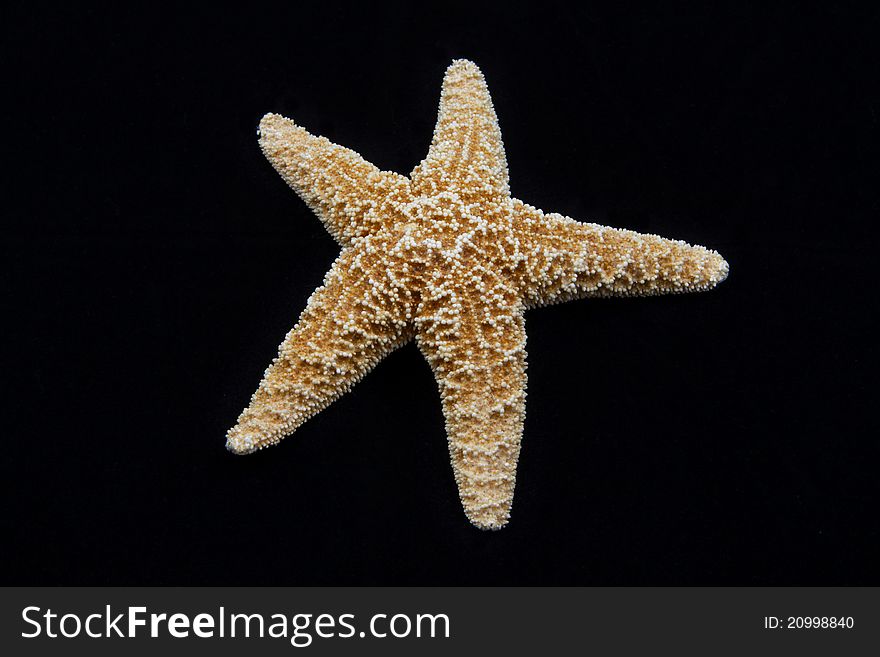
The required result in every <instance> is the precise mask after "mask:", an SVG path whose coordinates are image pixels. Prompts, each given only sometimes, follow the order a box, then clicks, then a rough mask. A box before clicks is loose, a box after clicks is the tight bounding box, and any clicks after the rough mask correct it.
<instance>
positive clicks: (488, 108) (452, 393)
mask: <svg viewBox="0 0 880 657" xmlns="http://www.w3.org/2000/svg"><path fill="white" fill-rule="evenodd" d="M258 134H259V143H260V148H261V149H262V151H263V153H264V154H265V156H266V157H267V158H268V160H269V161H270V162H271V164H272V166H273V167H274V168H275V169H276V170H277V171H278V173H279V174H281V177H282V178H283V179H284V180H285V181H286V182H287V183H288V185H290V187H292V188H293V190H294V191H295V192H296V193H297V194H298V195H299V196H300V197H301V198H302V199H303V200H304V201H305V202H306V204H307V205H308V206H309V207H310V208H311V209H312V211H313V212H314V213H315V214H317V215H318V217H319V218H320V219H321V221H322V222H323V223H324V225H325V227H326V228H327V230H328V231H329V232H330V234H331V235H332V236H333V237H334V238H335V240H336V241H337V242H338V243H339V245H340V246H341V253H340V254H339V257H338V258H337V259H336V261H335V262H334V263H333V265H332V266H331V267H330V271H329V272H327V275H326V277H325V278H324V282H323V285H321V286H320V287H319V288H318V289H317V290H315V292H314V293H313V294H312V295H311V297H309V300H308V303H307V305H306V308H305V310H304V311H303V312H302V315H301V316H300V318H299V320H298V322H297V323H296V325H295V326H294V327H293V329H292V330H291V331H290V332H289V333H288V334H287V335H286V337H285V338H284V341H283V342H282V343H281V346H280V348H279V350H278V356H277V357H276V358H275V359H274V360H273V361H272V364H271V365H270V366H269V367H268V369H266V372H265V375H264V377H263V380H262V382H261V383H260V385H259V388H258V389H257V391H256V392H255V393H254V395H253V397H252V398H251V401H250V405H249V406H248V407H247V408H246V409H245V410H244V411H243V412H242V413H241V415H240V417H239V418H238V422H237V424H236V425H235V426H234V427H233V428H232V429H230V430H229V432H228V433H227V448H228V449H229V450H231V451H232V452H235V453H236V454H248V453H251V452H254V451H256V450H259V449H262V448H264V447H266V446H268V445H274V444H276V443H278V442H279V441H280V440H281V439H282V438H284V437H285V436H288V435H290V434H291V433H293V432H294V431H295V430H296V429H297V427H299V426H300V425H301V424H303V422H305V421H306V420H307V419H308V418H310V417H311V416H313V415H315V414H316V413H318V412H319V411H321V410H322V409H324V408H325V407H327V406H328V405H329V404H330V403H331V402H333V401H334V400H335V399H337V398H338V397H339V396H340V395H342V394H343V393H345V392H347V391H348V390H349V389H350V388H351V387H352V385H354V384H355V383H356V382H358V381H359V380H360V379H361V378H362V377H363V376H364V375H366V374H367V373H368V372H369V371H370V370H371V369H372V368H373V367H374V366H375V365H376V364H377V363H379V361H381V360H382V359H383V358H384V357H385V356H387V355H388V354H389V353H391V352H392V351H394V350H395V349H397V348H398V347H401V346H403V345H404V344H407V343H408V342H409V341H410V340H413V339H415V341H416V344H417V345H418V348H419V350H420V351H421V353H422V355H423V356H424V357H425V359H426V360H427V361H428V363H429V364H430V366H431V369H432V370H433V373H434V377H435V379H436V382H437V386H438V388H439V391H440V397H441V399H442V403H443V414H444V417H445V420H446V433H447V438H448V444H449V453H450V457H451V460H452V468H453V471H454V474H455V481H456V483H457V485H458V491H459V496H460V498H461V502H462V505H463V507H464V511H465V514H466V515H467V517H468V518H469V520H470V521H471V522H472V523H473V524H474V525H475V526H477V527H479V528H481V529H499V528H501V527H503V526H504V525H506V524H507V522H508V521H509V518H510V508H511V504H512V501H513V492H514V484H515V481H516V466H517V461H518V459H519V453H520V442H521V438H522V432H523V419H524V416H525V401H526V349H525V346H526V331H525V320H524V316H523V313H524V310H526V309H528V308H535V307H538V306H544V305H548V304H553V303H558V302H562V301H568V300H572V299H580V298H585V297H617V296H643V295H655V294H666V293H678V292H693V291H697V290H706V289H709V288H712V287H714V286H715V285H717V284H718V283H719V282H721V281H723V280H724V279H725V278H726V277H727V272H728V265H727V262H725V261H724V259H723V258H722V257H721V256H720V255H719V254H718V253H717V252H715V251H712V250H709V249H706V248H704V247H701V246H691V245H689V244H687V243H685V242H682V241H677V240H669V239H664V238H661V237H658V236H656V235H646V234H639V233H636V232H632V231H629V230H619V229H616V228H608V227H604V226H599V225H596V224H591V223H581V222H578V221H575V220H574V219H570V218H568V217H564V216H561V215H559V214H552V213H545V212H543V211H541V210H539V209H537V208H534V207H532V206H531V205H528V204H526V203H524V202H522V201H520V200H518V199H516V198H513V197H511V195H510V189H509V184H508V172H507V160H506V156H505V153H504V145H503V143H502V140H501V132H500V130H499V127H498V119H497V117H496V115H495V110H494V107H493V105H492V100H491V98H490V96H489V91H488V88H487V86H486V82H485V80H484V78H483V75H482V73H481V72H480V69H479V68H477V66H476V65H475V64H473V63H472V62H470V61H467V60H456V61H454V62H453V63H452V64H451V65H450V66H449V68H448V69H447V70H446V74H445V77H444V79H443V87H442V92H441V95H440V109H439V113H438V118H437V124H436V127H435V130H434V136H433V140H432V142H431V146H430V148H429V150H428V154H427V156H426V157H425V159H424V160H422V162H421V163H419V164H418V165H417V166H416V167H415V169H414V170H413V171H412V173H411V174H410V176H409V177H408V178H407V177H405V176H402V175H400V174H397V173H393V172H390V171H380V170H379V169H378V168H377V167H375V166H373V165H372V164H370V163H369V162H367V161H366V160H365V159H364V158H362V157H361V156H360V155H358V154H357V153H355V152H354V151H351V150H349V149H347V148H344V147H342V146H338V145H336V144H333V143H331V142H330V141H328V140H327V139H325V138H324V137H318V136H314V135H312V134H310V133H309V132H307V131H306V130H304V129H303V128H301V127H300V126H298V125H296V124H295V123H294V122H293V121H291V120H290V119H286V118H284V117H282V116H279V115H277V114H267V115H266V116H264V117H263V119H262V120H261V121H260V128H259V132H258Z"/></svg>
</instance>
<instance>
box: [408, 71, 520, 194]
mask: <svg viewBox="0 0 880 657" xmlns="http://www.w3.org/2000/svg"><path fill="white" fill-rule="evenodd" d="M411 178H412V181H413V185H414V188H415V189H416V190H417V191H418V192H419V193H422V194H426V195H432V194H435V193H437V192H441V191H447V190H454V191H455V192H456V193H458V194H459V195H462V194H464V195H467V194H468V193H469V192H470V193H471V194H480V193H485V192H487V191H488V192H490V193H495V194H502V195H505V196H506V195H507V194H508V176H507V158H506V156H505V155H504V143H503V142H502V140H501V129H500V128H499V127H498V118H497V117H496V116H495V108H494V107H493V106H492V98H491V97H490V96H489V89H488V87H487V86H486V80H485V79H484V78H483V74H482V73H481V72H480V69H479V68H478V67H477V65H476V64H474V63H473V62H469V61H467V60H464V59H458V60H455V61H454V62H452V64H451V65H450V66H449V68H448V69H446V75H445V77H444V78H443V89H442V91H441V93H440V111H439V113H438V116H437V125H436V126H435V128H434V138H433V141H432V142H431V148H430V150H429V151H428V155H427V157H426V158H425V159H424V160H422V162H421V163H420V164H419V165H418V166H417V167H416V168H415V169H414V170H413V172H412V175H411Z"/></svg>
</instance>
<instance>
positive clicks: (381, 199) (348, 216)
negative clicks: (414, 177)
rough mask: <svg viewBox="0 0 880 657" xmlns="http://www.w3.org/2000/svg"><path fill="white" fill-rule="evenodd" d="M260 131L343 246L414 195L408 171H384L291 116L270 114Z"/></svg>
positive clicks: (263, 143)
mask: <svg viewBox="0 0 880 657" xmlns="http://www.w3.org/2000/svg"><path fill="white" fill-rule="evenodd" d="M259 135H260V148H261V149H262V151H263V154H264V155H265V156H266V158H267V159H268V160H269V162H271V163H272V166H273V167H274V168H275V170H276V171H278V173H279V174H281V177H282V178H284V180H285V182H287V184H288V185H290V187H292V188H293V190H294V191H295V192H296V193H297V194H298V195H299V197H300V198H301V199H302V200H303V201H305V202H306V204H307V205H308V206H309V208H311V209H312V211H313V212H314V213H315V214H316V215H318V217H319V218H320V219H321V221H322V222H323V223H324V226H325V227H326V228H327V230H328V231H329V232H330V234H331V235H332V236H333V237H334V239H335V240H336V241H337V242H338V243H339V244H341V245H342V246H347V245H349V244H351V241H352V240H353V239H355V238H358V237H365V236H366V235H370V234H374V233H375V232H376V231H377V230H378V229H379V228H381V227H382V226H383V225H386V224H388V223H389V222H391V223H393V221H394V217H396V215H397V208H398V207H399V206H400V205H401V204H402V203H406V202H408V201H409V200H410V192H409V181H408V180H407V179H406V177H404V176H401V175H400V174H397V173H393V172H390V171H380V170H379V169H378V168H377V167H375V166H374V165H372V164H370V163H369V162H367V161H366V160H365V159H364V158H362V157H361V156H360V155H358V154H357V153H355V152H354V151H352V150H350V149H348V148H345V147H343V146H339V145H337V144H334V143H333V142H331V141H329V140H328V139H326V138H324V137H317V136H315V135H312V134H310V133H309V132H307V131H306V130H305V129H304V128H301V127H300V126H298V125H296V123H294V122H293V121H291V120H290V119H286V118H284V117H283V116H279V115H278V114H267V115H266V116H264V117H263V119H262V120H261V121H260V132H259Z"/></svg>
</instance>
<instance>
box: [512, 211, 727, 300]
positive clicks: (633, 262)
mask: <svg viewBox="0 0 880 657" xmlns="http://www.w3.org/2000/svg"><path fill="white" fill-rule="evenodd" d="M513 221H514V231H515V234H516V235H517V239H518V241H519V248H520V250H521V252H522V255H523V258H522V261H523V267H524V269H523V270H522V271H521V289H522V292H523V295H524V298H525V302H526V305H527V306H528V307H535V306H543V305H548V304H553V303H558V302H561V301H568V300H570V299H579V298H584V297H616V296H648V295H658V294H673V293H680V292H697V291H701V290H708V289H710V288H713V287H715V286H716V285H717V284H718V283H720V282H722V281H723V280H724V279H725V278H727V273H728V269H729V267H728V264H727V262H726V261H725V260H724V258H722V257H721V255H720V254H719V253H718V252H717V251H712V250H710V249H707V248H705V247H702V246H691V245H690V244H687V243H686V242H682V241H680V240H669V239H665V238H662V237H658V236H657V235H647V234H642V233H636V232H634V231H631V230H620V229H617V228H608V227H606V226H599V225H597V224H586V223H581V222H579V221H575V220H574V219H570V218H568V217H564V216H562V215H558V214H545V213H543V212H542V211H541V210H538V209H537V208H534V207H532V206H530V205H527V204H525V203H523V202H522V201H518V200H514V203H513Z"/></svg>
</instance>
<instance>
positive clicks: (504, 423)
mask: <svg viewBox="0 0 880 657" xmlns="http://www.w3.org/2000/svg"><path fill="white" fill-rule="evenodd" d="M487 278H489V277H487V276H484V277H483V280H486V279H487ZM474 284H475V285H478V286H480V287H478V289H482V290H483V292H482V293H481V294H480V295H479V296H478V297H475V296H474V295H472V294H469V293H468V291H467V290H464V289H462V290H461V291H459V292H455V291H451V290H449V289H447V288H445V287H442V286H440V287H434V288H433V289H431V290H429V291H428V292H427V293H423V297H422V302H421V305H420V307H419V311H418V314H417V317H416V327H417V333H416V341H417V343H418V345H419V349H420V350H421V352H422V354H423V355H424V356H425V358H426V359H427V361H428V362H429V363H430V365H431V368H432V370H433V372H434V376H435V378H436V380H437V384H438V387H439V389H440V396H441V399H442V400H443V414H444V416H445V418H446V433H447V437H448V441H449V453H450V457H451V460H452V467H453V471H454V474H455V481H456V483H457V485H458V491H459V496H460V498H461V502H462V505H463V506H464V511H465V514H466V515H467V517H468V519H470V521H471V522H472V523H473V524H474V525H475V526H477V527H479V528H481V529H500V528H501V527H503V526H504V525H506V524H507V522H508V520H509V518H510V507H511V504H512V502H513V491H514V485H515V482H516V464H517V460H518V458H519V451H520V441H521V439H522V431H523V419H524V417H525V396H526V393H525V389H526V351H525V344H526V333H525V325H524V320H523V313H522V307H521V304H520V303H519V298H518V297H517V296H516V295H515V294H513V293H512V292H511V291H510V290H509V289H505V288H503V287H501V286H500V285H496V284H487V285H483V284H482V283H478V282H476V281H474Z"/></svg>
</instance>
